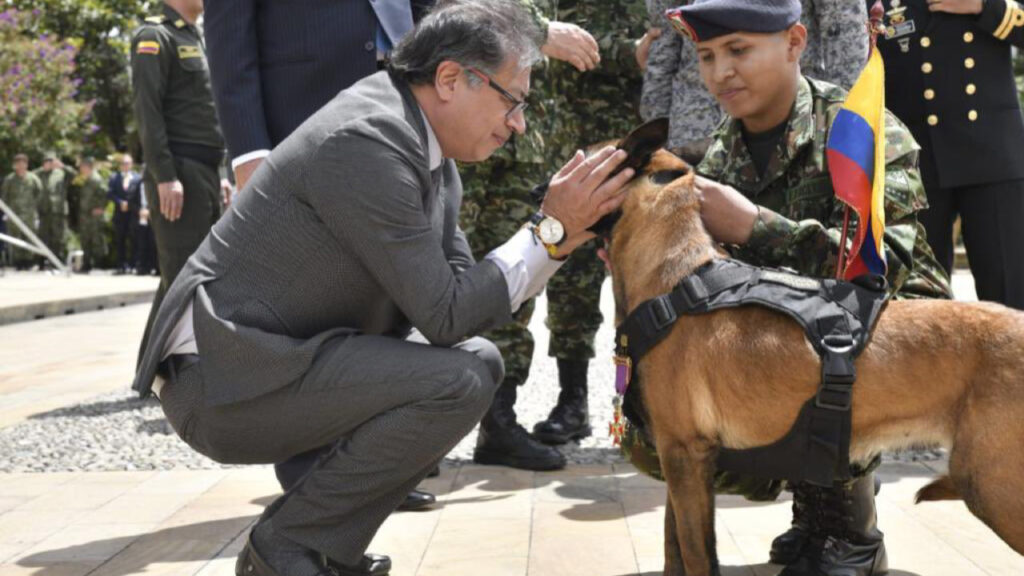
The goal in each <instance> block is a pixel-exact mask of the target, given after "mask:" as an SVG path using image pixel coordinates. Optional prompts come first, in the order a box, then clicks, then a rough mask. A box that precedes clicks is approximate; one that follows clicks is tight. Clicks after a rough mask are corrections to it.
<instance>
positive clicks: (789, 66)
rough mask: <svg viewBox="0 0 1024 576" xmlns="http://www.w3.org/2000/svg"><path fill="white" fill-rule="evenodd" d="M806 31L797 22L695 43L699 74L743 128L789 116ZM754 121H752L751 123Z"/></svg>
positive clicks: (753, 127)
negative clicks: (765, 31)
mask: <svg viewBox="0 0 1024 576" xmlns="http://www.w3.org/2000/svg"><path fill="white" fill-rule="evenodd" d="M806 38H807V31H806V29H804V27H803V26H802V25H800V24H796V25H794V26H793V27H792V28H791V29H790V30H787V31H785V32H779V33H776V34H753V33H745V32H738V33H734V34H728V35H725V36H720V37H718V38H713V39H711V40H708V41H705V42H700V43H699V44H697V57H698V60H699V68H700V74H701V78H702V79H703V80H704V85H705V86H706V87H707V89H708V92H710V93H711V95H712V96H714V97H715V100H717V101H718V103H719V105H721V106H722V109H723V110H725V112H726V113H727V114H729V116H731V117H733V118H736V119H738V120H741V121H743V122H744V124H745V125H747V127H748V128H751V129H756V128H761V129H764V130H767V129H770V128H773V127H774V126H775V125H776V124H777V122H776V123H775V124H770V125H768V126H764V127H760V126H758V125H759V124H761V123H763V122H762V120H764V119H766V118H771V119H774V118H775V117H777V116H778V115H779V114H783V116H782V120H785V118H786V117H787V116H788V113H789V109H790V108H791V107H792V105H793V98H794V97H795V94H796V91H795V86H796V78H797V76H798V75H799V71H800V66H799V62H800V55H801V54H802V53H803V47H804V46H805V45H806ZM751 124H753V125H751Z"/></svg>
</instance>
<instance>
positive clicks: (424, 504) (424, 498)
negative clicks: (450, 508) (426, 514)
mask: <svg viewBox="0 0 1024 576" xmlns="http://www.w3.org/2000/svg"><path fill="white" fill-rule="evenodd" d="M434 502H437V498H435V497H434V495H433V494H431V493H429V492H423V491H420V490H413V491H412V492H409V494H408V495H407V496H406V497H405V501H404V502H402V503H401V504H399V505H398V509H399V510H401V511H403V512H411V511H413V510H423V509H424V508H429V507H430V506H432V505H433V504H434Z"/></svg>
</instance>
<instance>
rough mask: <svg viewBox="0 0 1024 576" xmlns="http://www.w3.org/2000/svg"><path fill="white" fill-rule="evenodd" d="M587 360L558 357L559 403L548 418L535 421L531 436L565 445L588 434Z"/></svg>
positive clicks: (547, 442) (549, 442)
mask: <svg viewBox="0 0 1024 576" xmlns="http://www.w3.org/2000/svg"><path fill="white" fill-rule="evenodd" d="M588 364H590V361H589V360H559V361H558V385H559V387H560V388H561V392H559V393H558V403H557V404H555V407H554V408H553V409H552V410H551V413H550V414H549V415H548V418H547V420H543V421H541V422H537V424H536V425H535V426H534V427H533V436H534V437H535V438H537V439H538V440H540V441H541V442H543V443H545V444H555V445H558V444H565V443H566V442H571V441H573V440H581V439H583V438H586V437H587V436H590V434H591V429H590V414H589V411H588V410H587V365H588Z"/></svg>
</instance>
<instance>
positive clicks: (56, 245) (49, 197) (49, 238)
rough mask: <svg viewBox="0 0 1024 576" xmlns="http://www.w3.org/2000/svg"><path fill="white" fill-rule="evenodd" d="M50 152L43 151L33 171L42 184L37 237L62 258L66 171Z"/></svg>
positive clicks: (66, 204)
mask: <svg viewBox="0 0 1024 576" xmlns="http://www.w3.org/2000/svg"><path fill="white" fill-rule="evenodd" d="M59 164H60V161H59V160H58V159H57V155H56V154H54V153H53V152H47V153H46V154H45V155H43V165H42V166H41V167H40V168H39V169H38V170H36V171H35V174H36V176H38V177H39V181H40V182H41V183H42V185H43V193H42V194H41V195H40V196H39V239H40V240H42V241H43V244H46V246H47V247H48V248H49V249H50V250H52V251H53V253H54V254H55V255H56V256H57V258H59V259H61V260H63V259H64V255H65V252H66V250H65V247H66V238H65V235H66V234H67V222H68V188H67V181H68V175H67V172H65V171H64V168H63V167H62V166H60V165H59Z"/></svg>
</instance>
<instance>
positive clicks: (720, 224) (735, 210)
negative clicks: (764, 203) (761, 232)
mask: <svg viewBox="0 0 1024 576" xmlns="http://www.w3.org/2000/svg"><path fill="white" fill-rule="evenodd" d="M694 184H695V187H696V189H697V197H698V198H700V216H701V220H703V221H704V227H705V228H707V231H708V234H711V237H712V238H714V239H715V240H716V241H718V242H721V243H723V244H746V242H747V240H749V239H750V233H751V232H753V230H754V224H756V223H757V205H756V204H754V203H753V202H751V201H750V200H748V199H747V197H746V196H744V195H743V194H740V193H739V191H738V190H736V189H735V188H733V187H732V186H726V185H724V184H719V183H718V182H715V181H714V180H708V179H707V178H704V177H701V176H697V177H696V179H695V180H694Z"/></svg>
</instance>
